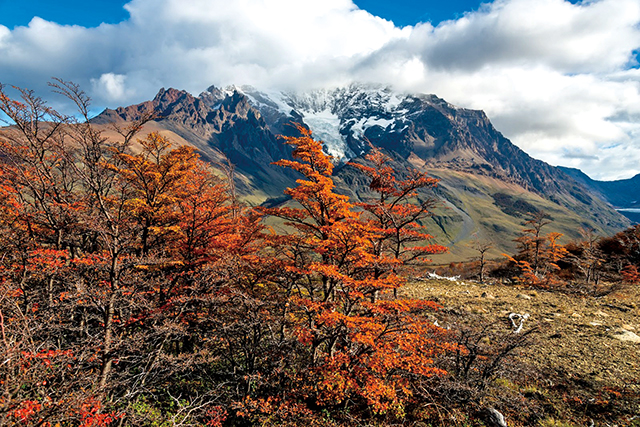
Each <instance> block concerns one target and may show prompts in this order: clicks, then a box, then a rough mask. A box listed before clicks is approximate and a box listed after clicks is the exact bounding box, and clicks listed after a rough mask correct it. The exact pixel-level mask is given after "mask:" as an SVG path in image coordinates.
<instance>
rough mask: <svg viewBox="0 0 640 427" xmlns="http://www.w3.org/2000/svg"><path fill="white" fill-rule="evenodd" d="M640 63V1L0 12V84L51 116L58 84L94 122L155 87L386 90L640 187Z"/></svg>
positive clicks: (73, 6)
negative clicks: (440, 101) (357, 86)
mask: <svg viewBox="0 0 640 427" xmlns="http://www.w3.org/2000/svg"><path fill="white" fill-rule="evenodd" d="M354 2H355V3H354ZM36 16H37V17H38V18H35V17H36ZM639 49H640V0H584V1H578V0H571V1H569V0H488V1H486V2H480V1H475V0H448V1H443V0H439V1H418V0H394V1H379V0H322V1H315V0H234V1H229V0H189V1H185V0H130V1H113V0H93V1H90V2H86V0H85V1H79V0H67V1H57V2H51V1H50V0H49V1H40V0H38V1H28V0H21V1H19V0H0V83H2V84H9V85H16V86H20V87H24V88H29V89H33V90H34V91H35V92H36V93H37V94H38V95H40V96H42V97H44V98H45V99H47V100H48V101H50V102H52V103H53V105H54V106H56V107H58V105H59V104H57V102H58V101H57V98H55V96H53V95H52V94H51V92H50V90H49V88H48V87H47V81H49V80H50V79H51V77H60V78H62V79H65V80H71V81H74V82H76V83H78V84H79V85H80V86H81V87H82V88H83V89H84V90H85V91H86V92H87V93H88V94H89V95H90V96H91V98H92V100H93V106H94V109H95V110H99V109H102V108H104V107H117V106H121V105H129V104H133V103H138V102H142V101H145V100H148V99H150V98H152V97H153V96H154V95H155V94H156V93H157V91H158V90H159V89H160V88H161V87H165V88H166V87H175V88H178V89H184V90H187V91H189V92H191V93H193V94H194V95H198V94H199V93H200V92H201V91H203V90H205V89H206V88H207V87H209V86H210V85H212V84H213V85H216V86H226V85H230V84H237V85H242V84H251V85H254V86H256V87H258V88H264V89H281V90H306V89H313V88H319V87H328V86H337V85H345V84H349V83H350V82H354V81H358V82H370V83H380V84H386V85H392V86H394V87H395V88H396V89H398V90H401V91H410V92H420V93H434V94H436V95H438V96H440V97H442V98H444V99H445V100H447V101H449V102H451V103H453V104H455V105H458V106H461V107H465V108H473V109H482V110H484V111H485V112H486V113H487V115H488V116H489V118H490V119H491V120H492V122H493V123H494V125H495V126H496V128H497V129H498V130H500V131H501V132H502V133H503V134H505V136H507V137H508V138H509V139H511V140H512V141H513V142H514V143H515V144H516V145H518V146H519V147H521V148H523V149H524V150H525V151H527V152H528V153H529V154H531V155H532V156H534V157H536V158H540V159H542V160H545V161H547V162H549V163H551V164H554V165H563V166H570V167H578V168H580V169H582V170H583V171H585V172H587V173H588V174H589V175H590V176H592V177H594V178H597V179H617V178H628V177H631V176H633V175H635V174H637V173H640V69H638V61H637V56H636V53H637V52H638V50H639Z"/></svg>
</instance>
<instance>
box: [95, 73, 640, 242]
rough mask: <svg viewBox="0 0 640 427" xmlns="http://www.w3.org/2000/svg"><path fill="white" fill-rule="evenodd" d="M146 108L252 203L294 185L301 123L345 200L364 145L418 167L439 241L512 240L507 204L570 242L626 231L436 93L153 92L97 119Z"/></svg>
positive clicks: (584, 190)
mask: <svg viewBox="0 0 640 427" xmlns="http://www.w3.org/2000/svg"><path fill="white" fill-rule="evenodd" d="M151 111H153V112H155V114H156V117H157V118H156V120H155V123H156V125H157V126H158V127H159V128H161V129H164V130H165V131H166V132H172V133H174V134H176V135H179V136H180V137H181V138H182V139H184V140H186V141H188V142H189V143H190V144H192V145H194V147H196V148H197V149H198V150H199V151H200V152H201V154H202V155H203V157H204V158H205V159H208V160H210V161H212V162H218V161H226V160H227V159H228V160H229V161H230V162H231V163H233V164H234V165H235V167H236V172H237V179H238V189H239V191H240V192H241V193H243V194H244V195H245V196H248V197H252V199H251V202H252V203H261V202H263V201H264V200H266V199H268V198H270V197H271V198H277V197H281V196H282V191H283V190H284V188H286V187H287V186H292V185H295V184H294V181H295V179H296V175H295V174H294V173H291V172H290V171H287V170H284V169H282V168H279V167H277V166H274V165H272V162H274V161H276V160H279V159H280V158H289V157H290V152H291V151H290V148H289V147H288V146H287V145H286V144H284V143H283V141H282V140H280V139H279V137H278V136H279V135H295V134H296V130H295V127H294V126H292V123H300V124H302V125H304V126H308V127H309V128H310V129H311V130H312V131H313V134H314V137H316V138H317V139H320V140H322V141H324V143H325V151H326V152H327V153H328V154H330V155H332V156H333V157H334V159H335V162H336V165H337V168H336V182H337V183H338V185H339V186H341V188H342V191H343V192H345V193H347V194H349V195H351V196H352V197H357V198H362V197H366V193H367V191H368V188H367V183H366V180H364V179H363V177H362V176H359V175H358V173H357V172H355V168H352V167H350V166H348V162H349V161H356V162H358V161H364V160H363V156H364V155H365V154H366V152H367V151H368V150H369V149H370V147H371V146H376V147H379V148H381V149H383V150H385V151H386V152H387V153H388V154H389V155H391V156H392V157H393V159H394V162H395V163H394V164H395V167H396V169H397V170H398V171H402V170H406V168H408V167H415V168H419V169H421V170H424V171H426V172H429V173H431V174H433V175H434V176H437V177H438V178H440V179H441V182H440V187H439V188H438V190H437V196H438V197H439V198H440V199H441V200H442V205H443V209H442V210H441V212H437V213H436V215H435V216H434V221H435V222H436V225H437V227H438V228H439V229H440V236H439V238H441V239H442V240H443V241H444V242H445V243H448V244H451V245H454V244H457V243H460V242H464V241H468V240H469V239H470V238H471V237H472V236H473V235H475V236H478V235H480V236H484V237H486V238H487V239H494V238H495V239H500V240H502V241H505V242H508V241H510V240H512V237H514V236H515V234H516V233H517V230H518V227H519V224H520V223H521V222H522V220H523V217H524V216H525V215H526V212H525V211H514V210H513V209H507V207H505V206H502V205H501V203H502V204H504V201H505V200H512V201H513V203H514V204H516V205H518V206H533V207H534V208H535V206H538V207H537V208H535V209H539V210H546V211H551V214H552V216H555V217H557V218H562V219H563V221H564V223H565V224H566V226H561V225H559V231H561V232H563V233H565V234H568V235H570V236H571V237H576V236H577V231H576V230H575V229H577V228H579V226H584V227H588V228H594V229H596V230H599V231H600V232H602V233H603V234H605V233H611V232H613V231H618V230H620V229H622V228H624V227H626V226H627V225H628V224H629V222H628V221H627V219H626V218H624V217H623V216H621V215H620V214H618V213H617V212H616V211H615V210H614V209H613V208H612V207H611V206H610V205H609V204H608V203H607V202H606V201H604V200H602V197H601V194H599V193H597V192H595V191H593V189H590V188H589V187H588V186H585V184H584V183H580V182H579V180H578V181H577V180H576V179H574V178H572V177H570V176H569V174H567V173H566V172H565V171H563V170H561V169H559V168H556V167H553V166H550V165H548V164H547V163H544V162H542V161H540V160H536V159H533V158H532V157H530V156H529V155H528V154H526V153H525V152H524V151H522V150H520V149H519V148H518V147H516V146H515V145H513V144H512V143H511V142H510V141H509V140H508V139H507V138H505V137H504V136H503V135H502V134H501V133H500V132H498V131H497V130H496V129H495V128H494V127H493V125H492V124H491V122H490V120H489V118H488V117H487V116H486V114H485V113H484V112H482V111H477V110H469V109H464V108H459V107H456V106H453V105H451V104H449V103H447V102H446V101H445V100H443V99H441V98H438V97H437V96H435V95H425V94H410V93H402V92H397V91H394V90H392V89H391V88H388V87H383V86H375V85H356V84H353V85H350V86H347V87H342V88H334V89H323V90H316V91H311V92H306V93H288V92H277V91H261V90H257V89H255V88H252V87H248V86H241V87H238V86H231V87H228V88H224V89H221V88H216V87H213V86H212V87H210V88H209V89H207V90H206V91H204V92H203V93H202V94H200V95H199V96H198V97H194V96H193V95H191V94H189V93H188V92H185V91H180V90H176V89H167V90H165V89H162V90H160V91H159V92H158V94H157V95H156V97H155V98H154V99H153V100H151V101H147V102H144V103H141V104H138V105H134V106H128V107H121V108H118V109H116V110H105V111H104V112H103V113H102V114H100V115H99V116H98V117H96V118H95V119H94V122H95V123H97V124H106V123H108V122H113V121H124V122H127V121H132V120H135V119H136V118H139V117H140V115H142V114H143V113H147V112H151ZM424 197H427V196H426V195H425V196H424ZM478 206H484V208H483V209H480V210H479V209H478V208H477V207H478ZM514 212H515V213H514ZM568 218H571V219H570V220H569V219H568ZM563 221H559V222H560V223H562V222H563ZM569 227H573V230H572V229H571V228H569ZM510 244H511V243H507V246H509V245H510Z"/></svg>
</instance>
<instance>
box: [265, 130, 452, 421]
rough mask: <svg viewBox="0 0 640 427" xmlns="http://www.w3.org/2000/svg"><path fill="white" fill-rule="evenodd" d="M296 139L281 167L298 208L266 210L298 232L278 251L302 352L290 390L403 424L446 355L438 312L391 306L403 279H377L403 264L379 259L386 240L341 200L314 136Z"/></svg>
mask: <svg viewBox="0 0 640 427" xmlns="http://www.w3.org/2000/svg"><path fill="white" fill-rule="evenodd" d="M298 131H299V132H300V134H301V135H300V136H299V137H287V138H285V139H286V142H287V143H288V144H290V145H292V146H293V147H294V150H293V157H294V159H295V160H281V161H279V162H276V164H278V165H280V166H284V167H289V168H291V169H293V170H295V171H297V172H299V173H301V174H302V175H303V178H301V179H299V180H298V181H297V183H298V186H297V187H295V188H289V189H287V190H286V191H285V193H286V194H287V195H289V196H290V197H291V199H292V200H293V202H294V203H292V204H291V206H286V207H277V208H270V209H264V212H265V213H266V214H268V215H271V216H274V217H278V218H281V219H282V220H284V221H285V224H286V226H287V227H289V228H290V230H292V231H291V232H290V233H289V234H287V235H285V236H278V237H276V238H274V240H273V243H272V244H273V245H274V247H276V249H277V250H278V251H279V252H280V254H281V255H280V260H282V261H284V263H285V268H284V271H283V274H282V276H283V278H284V277H285V276H286V278H287V280H288V281H289V282H288V285H287V287H286V288H287V289H289V290H291V292H290V295H291V297H290V299H289V309H288V313H287V319H288V320H289V322H290V324H289V330H290V331H291V333H293V334H295V336H297V339H298V342H299V344H301V345H302V346H303V349H304V352H303V355H304V357H303V358H302V359H303V360H302V361H300V362H299V363H301V364H302V366H299V367H298V368H297V369H296V370H295V373H292V374H291V375H293V379H292V383H293V384H294V386H293V389H294V390H296V392H297V393H298V395H299V396H307V398H306V401H307V402H310V403H312V405H315V406H318V405H319V406H320V407H324V408H333V407H345V406H347V405H349V404H350V403H351V404H352V405H353V406H354V408H353V409H354V411H358V410H367V411H370V412H373V413H377V414H381V413H387V414H396V415H398V414H401V413H402V412H403V409H404V407H405V405H406V404H407V403H408V402H409V401H410V400H411V395H412V388H411V384H412V383H411V379H412V378H414V377H415V376H417V377H420V376H429V375H433V374H438V373H441V371H439V370H438V369H436V368H435V367H434V366H433V360H432V359H433V357H434V356H435V355H436V354H439V353H440V352H441V351H443V350H444V349H445V347H446V346H443V345H442V344H438V343H439V342H440V341H439V340H438V338H437V337H438V335H439V334H440V333H441V330H440V329H439V328H438V327H436V326H434V325H433V324H431V323H430V322H428V321H427V320H426V318H425V317H423V312H424V310H434V309H437V305H436V304H435V303H432V302H427V301H416V300H406V299H394V298H393V291H394V290H396V289H397V288H399V287H401V286H402V285H403V283H404V279H403V278H401V277H400V276H398V275H397V274H395V273H394V272H393V268H391V267H384V271H385V274H380V266H382V265H387V266H392V265H397V264H399V263H402V261H403V260H402V258H401V257H400V256H398V258H395V259H394V258H392V257H389V256H386V254H384V253H381V252H377V251H376V249H375V245H376V242H379V241H380V240H381V239H384V237H385V236H384V232H385V231H384V230H382V229H381V228H380V227H378V226H377V225H376V224H375V222H372V221H370V220H367V219H365V215H366V213H365V212H364V211H362V210H357V209H356V205H354V204H353V203H352V202H350V201H349V199H348V197H347V196H344V195H340V194H337V193H336V191H335V188H334V183H333V180H332V178H331V174H332V172H333V164H332V163H331V157H330V156H327V155H325V154H324V153H323V151H322V143H321V142H319V141H316V140H314V139H313V138H312V136H311V133H310V131H308V130H307V129H305V128H302V127H298ZM403 250H404V249H403ZM376 294H377V295H378V298H372V296H373V295H376Z"/></svg>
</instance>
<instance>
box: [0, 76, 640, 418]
mask: <svg viewBox="0 0 640 427" xmlns="http://www.w3.org/2000/svg"><path fill="white" fill-rule="evenodd" d="M53 86H54V88H55V89H56V90H57V91H58V92H60V93H62V94H63V95H65V96H66V97H68V98H69V99H71V100H72V101H74V102H75V104H76V105H77V106H78V107H79V111H80V115H79V117H80V119H78V118H77V117H67V116H64V115H62V114H59V113H58V112H56V111H55V110H52V109H51V108H49V107H48V106H47V105H46V104H45V103H44V102H42V101H41V100H40V99H39V98H37V97H36V96H34V94H33V93H31V92H29V91H20V94H21V98H20V99H19V100H14V99H11V98H10V97H9V96H7V95H6V93H5V91H4V88H2V87H0V110H2V111H3V112H4V113H5V114H6V115H7V116H9V117H10V119H11V120H12V121H13V126H12V127H11V128H8V129H5V130H4V131H3V134H2V137H1V138H0V255H1V257H0V361H2V363H1V364H0V388H1V390H0V424H2V425H12V424H15V425H34V426H35V425H42V426H67V425H69V426H71V425H81V426H83V427H89V426H116V425H117V426H147V425H157V426H165V425H166V426H169V425H192V426H201V425H202V426H204V425H207V426H223V425H229V426H235V425H237V426H243V425H291V426H293V425H305V424H308V425H311V426H347V425H349V426H350V425H380V426H383V425H400V424H402V425H416V426H420V425H434V426H448V425H455V426H483V425H484V426H487V425H492V423H493V425H495V424H496V423H498V422H499V421H496V420H500V419H501V417H503V416H504V418H506V420H508V423H509V425H512V426H536V425H537V426H565V425H588V423H590V422H592V421H593V422H594V423H596V425H598V423H610V424H619V425H622V424H626V425H633V424H632V423H634V422H636V421H635V420H637V418H634V417H635V416H637V414H638V412H639V411H640V383H639V382H638V372H637V366H640V360H639V358H638V357H639V356H638V354H639V352H638V351H637V349H638V347H637V346H638V345H640V343H638V342H637V341H640V337H638V336H637V335H636V334H635V332H634V331H637V330H639V329H640V312H639V306H638V298H639V294H640V291H639V288H638V282H639V281H640V273H638V268H639V267H640V226H635V227H632V228H630V229H628V230H625V231H623V232H620V233H618V234H616V235H614V236H610V237H606V238H601V237H599V236H597V235H595V234H594V233H593V232H592V230H589V229H587V228H583V229H582V230H581V231H577V230H576V235H581V236H582V237H581V238H580V239H579V240H574V241H572V242H570V243H568V244H564V245H563V244H561V243H560V238H561V235H560V233H557V232H553V231H552V232H547V228H551V227H552V226H553V223H552V220H551V218H550V217H549V216H548V215H546V214H545V213H544V211H543V209H542V208H537V207H536V206H534V205H533V204H530V203H529V202H527V201H523V200H516V199H514V198H513V197H512V196H510V195H507V194H502V193H496V194H495V195H494V197H493V199H494V208H495V206H497V207H499V208H500V209H501V210H502V211H504V212H506V211H505V209H511V210H513V212H510V213H511V214H516V215H521V216H522V219H523V223H522V233H521V235H520V237H518V238H517V239H516V241H515V242H513V247H514V253H512V254H510V255H509V256H506V257H503V258H500V259H496V258H495V254H493V256H492V255H491V253H492V251H493V250H494V249H495V246H494V245H495V242H493V241H490V240H481V239H479V238H478V239H477V240H476V242H475V244H474V245H472V247H470V248H468V249H469V253H470V254H473V257H469V258H470V259H469V261H464V262H455V263H453V262H452V263H450V264H449V265H448V266H441V267H438V268H435V267H431V266H429V264H428V261H429V260H428V258H430V257H432V256H437V255H438V254H440V253H443V252H445V251H446V248H445V247H443V246H441V245H438V244H435V243H433V241H432V236H431V235H430V233H429V231H430V230H429V229H428V227H425V224H430V223H429V218H431V215H432V210H433V208H434V203H433V200H432V199H431V198H423V196H422V195H421V194H420V193H419V191H420V190H421V189H425V188H432V187H434V186H435V185H437V179H434V178H432V177H429V176H427V175H426V174H424V173H422V172H420V171H417V170H409V171H406V172H405V173H404V174H403V178H400V177H399V176H398V174H396V171H394V170H393V168H392V167H390V159H389V158H388V157H387V156H385V155H384V154H383V153H382V152H381V151H378V150H375V149H374V150H372V151H371V152H370V154H369V156H367V158H366V160H367V161H368V162H369V163H367V164H359V165H355V166H354V169H356V170H358V171H359V172H360V173H362V175H363V176H364V177H366V179H367V180H368V181H369V188H370V190H371V193H370V194H369V197H368V198H364V197H363V198H362V201H361V202H359V203H355V202H352V201H351V200H350V199H349V197H347V196H345V195H341V194H338V193H337V192H336V191H335V184H334V181H333V178H332V172H333V168H334V165H333V163H332V162H331V159H330V158H329V157H328V156H326V155H325V154H324V153H323V151H322V145H321V143H320V142H318V141H315V140H314V139H313V138H312V137H311V134H310V132H309V131H308V130H307V129H305V128H303V127H300V126H299V127H296V128H295V129H296V131H297V133H296V134H295V135H294V136H289V137H286V138H284V139H285V140H286V142H287V143H288V144H289V145H290V146H291V147H292V148H293V156H294V157H293V159H284V160H280V161H279V162H277V163H276V164H277V165H279V166H282V167H285V168H289V169H292V170H294V171H296V172H297V173H299V174H300V176H301V177H302V178H301V179H299V180H298V181H297V186H295V187H293V188H290V189H287V190H286V192H285V193H286V196H287V199H282V200H280V201H278V203H276V202H275V201H274V203H273V204H271V205H269V206H263V207H261V208H259V209H250V208H248V207H246V206H244V205H242V204H241V203H239V202H238V198H237V197H236V194H235V190H234V187H233V185H232V181H230V180H232V178H233V167H232V166H231V165H228V167H227V168H226V169H225V170H226V176H225V177H220V176H218V175H216V174H215V173H214V171H213V170H212V169H211V167H210V165H208V164H206V163H205V162H203V161H202V160H200V158H199V156H198V155H197V153H196V152H195V150H194V149H193V148H190V147H187V146H173V145H172V144H171V141H169V140H168V139H167V138H165V137H164V136H162V135H161V134H159V133H150V134H148V135H146V136H144V137H143V138H137V135H138V134H139V133H140V130H141V127H142V125H143V124H144V122H145V121H147V120H149V119H151V117H152V116H151V115H149V116H145V117H142V118H141V120H139V121H137V122H135V123H132V124H130V125H129V126H128V127H122V126H121V127H118V128H117V129H116V131H117V132H116V133H117V134H118V135H119V138H117V139H115V138H107V137H105V135H104V134H103V133H102V132H100V131H98V130H96V129H95V128H94V127H93V126H92V123H91V122H90V121H89V117H88V105H89V104H88V101H89V100H88V99H87V98H86V96H85V95H84V93H83V92H82V91H81V90H80V89H79V88H78V87H77V86H75V85H74V84H72V83H68V82H64V81H59V80H58V81H56V82H55V83H54V85H53ZM280 202H282V203H280ZM459 202H460V203H463V201H462V200H460V201H459ZM486 203H491V200H490V199H489V200H488V201H486ZM273 218H277V219H278V220H279V221H280V222H279V224H280V225H282V224H284V226H283V227H280V228H278V229H277V230H276V229H275V228H270V227H269V225H268V219H273ZM434 271H435V272H436V273H438V274H440V275H441V276H437V274H433V272H434ZM428 273H430V274H428ZM422 275H424V277H421V276H422ZM453 275H455V276H460V277H458V278H452V277H451V276H453ZM445 276H446V277H445Z"/></svg>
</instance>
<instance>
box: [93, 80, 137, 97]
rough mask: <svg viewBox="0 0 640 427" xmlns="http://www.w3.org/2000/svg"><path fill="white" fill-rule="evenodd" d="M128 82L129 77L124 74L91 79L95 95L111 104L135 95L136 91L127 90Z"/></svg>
mask: <svg viewBox="0 0 640 427" xmlns="http://www.w3.org/2000/svg"><path fill="white" fill-rule="evenodd" d="M126 80H127V76H125V75H123V74H114V73H105V74H103V75H101V76H100V78H99V79H91V86H92V88H93V93H95V94H98V95H99V96H101V97H102V98H104V99H106V100H108V101H110V102H118V101H122V100H124V99H126V98H128V97H130V96H132V95H133V94H135V91H134V90H132V89H127V88H126V85H125V81H126Z"/></svg>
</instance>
